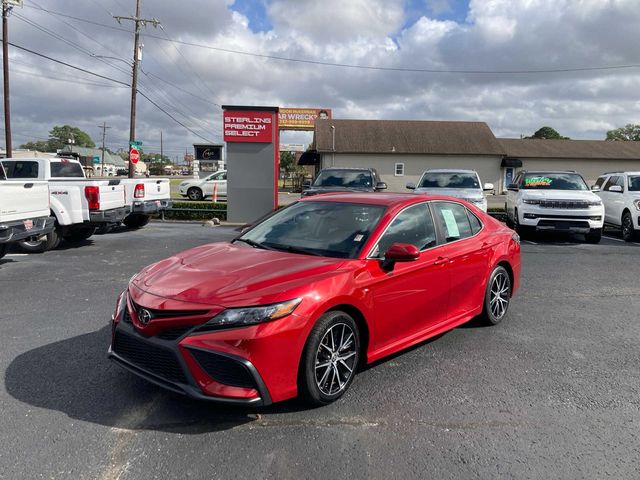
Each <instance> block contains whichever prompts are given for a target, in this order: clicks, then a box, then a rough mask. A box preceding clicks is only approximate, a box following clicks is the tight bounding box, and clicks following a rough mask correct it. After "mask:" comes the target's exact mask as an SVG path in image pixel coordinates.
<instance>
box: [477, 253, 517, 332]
mask: <svg viewBox="0 0 640 480" xmlns="http://www.w3.org/2000/svg"><path fill="white" fill-rule="evenodd" d="M510 302H511V278H510V277H509V272H507V269H506V268H504V267H503V266H501V265H498V266H497V267H496V268H494V269H493V272H491V275H490V276H489V281H488V282H487V290H486V292H485V294H484V308H483V310H482V318H483V319H484V321H485V322H486V323H487V324H489V325H497V324H498V323H500V322H501V321H502V319H503V318H504V317H505V316H506V314H507V310H508V309H509V303H510Z"/></svg>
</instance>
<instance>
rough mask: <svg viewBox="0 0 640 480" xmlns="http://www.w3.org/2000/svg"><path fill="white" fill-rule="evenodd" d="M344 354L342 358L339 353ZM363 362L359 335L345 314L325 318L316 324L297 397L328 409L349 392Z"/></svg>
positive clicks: (304, 356)
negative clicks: (360, 362)
mask: <svg viewBox="0 0 640 480" xmlns="http://www.w3.org/2000/svg"><path fill="white" fill-rule="evenodd" d="M339 352H342V354H341V355H339V356H338V355H337V353H339ZM359 361H360V332H359V331H358V326H357V325H356V322H355V321H354V320H353V318H351V316H350V315H348V314H347V313H345V312H341V311H333V312H327V313H325V314H324V315H322V316H321V317H320V318H319V319H318V322H317V323H316V324H315V326H314V327H313V329H312V330H311V333H310V334H309V338H307V342H306V344H305V347H304V350H303V352H302V359H301V361H300V369H299V372H298V393H299V395H300V398H301V399H302V400H303V401H304V402H305V403H307V404H309V405H313V406H321V405H327V404H329V403H331V402H334V401H336V400H337V399H338V398H340V397H341V396H342V395H343V394H344V392H346V391H347V389H348V388H349V386H350V385H351V382H352V381H353V377H354V376H355V373H356V370H357V367H358V364H359Z"/></svg>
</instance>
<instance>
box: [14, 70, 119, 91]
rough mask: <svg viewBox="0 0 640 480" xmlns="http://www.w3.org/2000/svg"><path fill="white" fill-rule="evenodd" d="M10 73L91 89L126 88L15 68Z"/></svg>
mask: <svg viewBox="0 0 640 480" xmlns="http://www.w3.org/2000/svg"><path fill="white" fill-rule="evenodd" d="M11 73H19V74H20V75H29V76H31V77H37V78H40V79H41V80H47V81H49V80H54V81H58V82H65V83H73V84H76V85H89V86H92V87H105V88H127V87H124V86H122V85H107V84H106V83H95V82H82V81H80V80H72V79H70V78H61V77H52V76H51V75H49V74H47V75H46V76H43V75H42V73H34V72H27V71H26V70H18V69H15V68H12V69H11Z"/></svg>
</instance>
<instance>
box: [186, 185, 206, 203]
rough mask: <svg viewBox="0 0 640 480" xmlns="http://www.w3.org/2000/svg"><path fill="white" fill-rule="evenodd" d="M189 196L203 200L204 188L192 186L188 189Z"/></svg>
mask: <svg viewBox="0 0 640 480" xmlns="http://www.w3.org/2000/svg"><path fill="white" fill-rule="evenodd" d="M187 197H189V200H202V199H203V198H204V195H202V190H200V189H199V188H198V187H191V188H190V189H189V190H187Z"/></svg>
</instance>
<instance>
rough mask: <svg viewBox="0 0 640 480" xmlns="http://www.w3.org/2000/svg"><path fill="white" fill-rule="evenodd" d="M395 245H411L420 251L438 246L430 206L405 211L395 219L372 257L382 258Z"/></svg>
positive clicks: (424, 204)
mask: <svg viewBox="0 0 640 480" xmlns="http://www.w3.org/2000/svg"><path fill="white" fill-rule="evenodd" d="M394 243H410V244H411V245H415V246H416V247H418V249H419V250H424V249H426V248H430V247H433V246H435V245H436V243H437V242H436V230H435V227H434V225H433V219H432V218H431V212H430V210H429V205H427V204H426V203H420V204H418V205H413V206H411V207H409V208H406V209H404V210H403V211H401V212H400V213H399V214H398V215H396V218H394V219H393V221H392V222H391V224H389V227H388V228H387V230H386V231H385V232H384V234H383V235H382V237H380V240H379V241H378V245H377V247H376V248H375V249H374V251H373V252H372V255H371V256H372V257H376V258H377V257H381V256H382V255H384V252H386V251H387V249H388V248H389V247H390V246H391V245H392V244H394Z"/></svg>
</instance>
